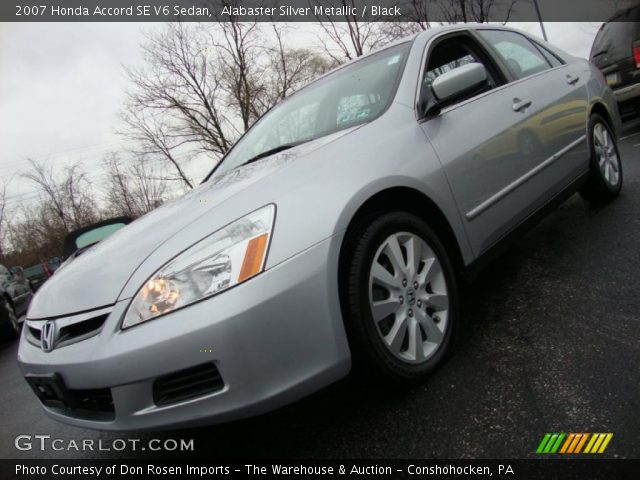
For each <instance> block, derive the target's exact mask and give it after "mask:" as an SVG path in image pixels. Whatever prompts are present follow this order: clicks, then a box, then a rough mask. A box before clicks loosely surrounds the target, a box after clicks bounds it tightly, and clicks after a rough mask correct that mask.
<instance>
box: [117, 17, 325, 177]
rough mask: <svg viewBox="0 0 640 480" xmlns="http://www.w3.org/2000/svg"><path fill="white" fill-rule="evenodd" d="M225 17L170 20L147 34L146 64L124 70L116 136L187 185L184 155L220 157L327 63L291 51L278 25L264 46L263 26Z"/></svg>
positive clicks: (145, 46)
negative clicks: (125, 85)
mask: <svg viewBox="0 0 640 480" xmlns="http://www.w3.org/2000/svg"><path fill="white" fill-rule="evenodd" d="M225 20H226V21H225V22H219V23H210V24H205V25H196V26H193V25H186V24H170V25H168V26H166V28H165V29H164V30H162V31H161V32H159V33H158V32H157V33H153V34H150V35H148V36H147V39H146V43H145V44H144V45H143V51H144V57H145V61H146V62H145V64H146V65H145V66H144V67H143V68H129V69H127V75H128V76H129V78H130V80H131V82H132V89H131V91H130V92H129V94H128V97H127V102H126V105H125V107H124V111H123V118H124V121H125V123H126V126H127V128H126V129H125V130H123V131H122V132H121V133H123V134H124V135H125V136H126V137H127V138H129V139H130V140H131V141H132V143H133V145H134V147H133V153H135V154H137V155H142V156H145V157H151V158H160V159H163V161H164V162H165V163H166V164H167V165H168V166H169V167H170V170H171V171H172V172H173V174H174V178H176V179H178V180H179V181H180V182H181V183H182V184H183V185H184V186H185V187H186V188H193V186H194V182H193V180H192V179H190V178H189V177H188V175H187V173H186V171H185V168H184V167H185V163H186V161H187V160H188V159H190V158H192V157H194V156H196V155H197V154H199V153H203V152H204V153H207V154H208V157H209V158H212V159H213V160H214V161H215V160H217V159H218V158H220V157H221V156H222V155H224V154H225V153H226V152H227V150H228V149H229V148H230V147H231V145H233V143H234V142H235V140H237V139H238V138H239V137H240V136H241V135H242V134H243V133H244V132H245V131H246V130H247V129H248V128H249V127H250V125H251V124H252V123H253V122H254V121H255V120H256V119H257V118H259V117H260V116H261V115H263V114H264V113H265V112H266V111H267V110H268V109H269V108H271V107H272V106H273V105H274V104H275V103H276V102H277V101H278V100H280V99H282V98H285V97H286V96H287V95H289V94H290V93H291V92H292V91H294V90H295V89H297V88H300V87H301V86H302V85H304V84H306V83H307V82H309V81H310V80H312V79H313V78H315V77H316V76H318V75H319V74H321V73H324V71H326V70H327V69H328V68H329V66H330V63H329V62H326V61H323V60H322V59H321V57H319V56H318V55H317V54H315V53H314V52H311V51H309V50H304V49H297V50H296V49H291V48H288V47H287V46H286V45H285V42H284V41H283V35H282V29H283V27H281V26H276V25H272V33H273V35H271V36H272V37H274V38H275V41H274V42H271V43H267V42H265V38H269V37H267V36H266V35H263V33H264V32H263V29H264V28H265V27H264V26H263V25H261V24H258V23H256V22H253V23H242V22H237V21H236V20H235V19H233V18H230V19H225ZM200 158H201V157H200ZM185 159H187V160H185Z"/></svg>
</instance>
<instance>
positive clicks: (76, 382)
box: [18, 25, 622, 430]
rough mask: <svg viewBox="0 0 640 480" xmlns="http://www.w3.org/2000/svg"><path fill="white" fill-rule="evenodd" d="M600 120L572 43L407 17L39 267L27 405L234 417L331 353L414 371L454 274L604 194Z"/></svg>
mask: <svg viewBox="0 0 640 480" xmlns="http://www.w3.org/2000/svg"><path fill="white" fill-rule="evenodd" d="M549 123H553V124H555V125H557V127H556V128H547V126H548V124H549ZM619 131H620V118H619V115H618V110H617V107H616V104H615V98H614V96H613V93H612V91H611V89H610V88H609V87H608V86H607V85H606V83H605V82H604V79H603V77H602V75H601V74H600V72H599V71H598V70H597V69H596V68H595V67H594V66H593V65H591V64H590V63H589V62H588V61H586V60H582V59H578V58H574V57H572V56H570V55H568V54H566V53H564V52H562V51H561V50H559V49H557V48H555V47H553V46H551V45H549V44H546V43H542V42H541V41H539V40H536V39H534V38H531V37H529V36H527V35H525V34H522V33H519V32H517V31H513V30H510V29H506V28H500V27H497V26H493V25H491V26H489V25H484V26H469V25H457V26H452V27H448V28H441V29H431V30H428V31H426V32H424V33H421V34H419V35H417V36H415V37H413V38H411V39H408V40H404V41H401V42H399V43H396V44H393V45H391V46H389V47H387V48H385V49H383V50H380V51H378V52H376V53H372V54H370V55H367V56H364V57H361V58H359V59H357V60H356V61H353V62H350V63H348V64H346V65H344V66H341V67H340V68H338V69H336V70H334V71H333V72H331V73H329V74H327V75H326V76H324V77H322V78H320V79H318V80H316V81H315V82H313V83H312V84H310V85H309V86H307V87H305V88H303V89H302V90H300V91H299V92H297V93H295V94H293V95H291V96H289V97H288V98H287V99H286V100H284V101H282V102H281V103H280V104H279V105H277V106H275V107H274V108H273V109H271V110H270V111H269V112H268V113H267V114H265V115H264V116H263V117H262V118H261V119H260V120H259V121H258V122H256V123H255V124H254V125H253V127H252V128H251V129H250V130H249V131H248V132H247V133H246V134H245V135H244V137H243V138H242V139H241V140H239V141H238V142H237V143H236V144H235V146H234V147H233V148H232V149H231V150H230V151H229V152H228V153H227V155H226V156H225V157H224V158H223V160H222V161H221V162H220V163H219V164H218V165H217V167H216V168H215V169H214V170H213V171H212V172H211V174H210V175H209V177H208V178H207V180H206V181H204V182H203V183H202V184H201V185H200V186H199V187H197V188H195V189H194V190H193V191H191V192H189V193H188V194H187V195H185V196H183V197H181V198H180V199H178V200H176V201H174V202H171V203H168V204H165V205H163V206H162V207H160V208H158V209H157V210H154V211H153V212H151V213H150V214H148V215H146V216H144V217H142V218H140V219H138V220H136V221H135V222H133V223H131V224H130V225H128V226H127V227H125V228H122V229H120V230H119V231H117V232H116V233H114V234H113V235H111V236H110V237H109V238H107V239H106V240H104V241H102V242H100V243H99V244H97V245H96V246H94V247H93V248H91V249H89V250H87V251H86V252H85V253H84V254H83V255H81V256H80V257H78V258H77V259H76V260H74V261H73V262H72V263H71V264H70V265H68V266H67V267H65V268H63V269H60V270H59V271H58V272H57V273H56V275H54V277H53V278H52V279H51V280H50V281H49V282H47V283H46V284H45V285H44V286H43V287H42V288H41V289H40V291H39V292H38V294H37V295H36V296H35V298H34V301H33V302H32V305H31V307H30V309H29V313H28V316H27V324H28V325H27V326H28V328H25V329H23V332H24V333H23V335H22V339H21V342H20V349H19V353H18V360H19V363H20V367H21V369H22V372H23V373H24V375H25V377H26V379H27V381H28V382H29V384H30V385H31V386H32V387H33V390H34V392H35V393H36V394H37V395H38V397H39V398H40V400H41V401H42V404H43V405H44V408H45V411H46V412H47V414H48V415H50V416H51V417H53V418H54V419H57V420H60V421H63V422H67V423H70V424H74V425H77V426H81V427H88V428H97V429H107V430H127V429H141V428H169V427H171V428H173V427H176V426H178V425H182V426H188V425H197V424H202V423H205V422H220V421H227V420H230V419H236V418H240V417H246V416H251V415H256V414H258V413H260V412H263V411H266V410H271V409H273V408H276V407H278V406H280V405H283V404H286V403H288V402H291V401H293V400H296V399H298V398H300V397H303V396H305V395H308V394H309V393H311V392H313V391H316V390H318V389H320V388H322V387H324V386H326V385H328V384H330V383H332V382H335V381H336V380H338V379H340V378H342V377H344V376H345V375H347V374H348V373H349V371H350V370H351V367H352V364H354V365H356V366H360V367H361V368H362V369H366V370H367V371H368V372H370V374H371V375H373V376H374V378H375V379H376V381H377V382H378V384H380V385H388V386H393V385H398V384H415V383H417V382H420V381H423V380H424V379H425V378H426V377H427V376H428V375H429V374H430V373H431V372H433V371H434V369H435V368H437V367H438V366H439V365H441V364H442V363H443V361H444V360H445V359H446V357H447V355H448V354H449V352H450V351H451V346H452V344H453V342H454V338H455V336H456V334H457V332H458V329H459V328H460V295H459V289H458V284H459V281H460V279H461V278H464V277H467V276H468V277H472V276H473V273H474V272H476V271H477V270H478V269H479V268H481V267H482V265H484V264H485V263H486V261H487V260H488V259H490V258H491V257H493V256H494V255H495V254H496V252H498V251H499V250H500V249H501V248H502V247H503V246H504V245H505V242H507V241H509V240H510V239H512V238H513V237H514V236H515V235H516V234H517V233H519V232H521V231H522V230H523V228H524V227H526V226H529V225H530V224H532V223H533V222H534V221H535V220H537V219H539V218H540V217H541V215H542V214H544V213H546V212H548V211H549V209H550V208H552V207H553V206H555V205H557V204H558V202H560V201H562V200H564V199H566V198H567V197H568V196H570V195H572V194H574V193H575V192H580V194H581V195H582V196H583V197H584V198H585V199H587V200H588V201H590V202H606V201H609V200H611V199H613V198H614V197H616V195H618V193H619V192H620V189H621V186H622V165H621V162H620V156H619V152H618V149H617V147H616V138H617V135H618V133H619Z"/></svg>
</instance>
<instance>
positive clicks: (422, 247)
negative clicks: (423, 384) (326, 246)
mask: <svg viewBox="0 0 640 480" xmlns="http://www.w3.org/2000/svg"><path fill="white" fill-rule="evenodd" d="M369 220H370V221H368V222H361V224H360V225H361V226H360V227H359V228H356V229H355V231H352V232H350V238H352V239H354V241H353V244H352V245H353V249H352V250H351V252H350V255H349V259H348V277H347V282H346V285H345V288H344V292H343V300H345V301H344V303H345V304H346V305H345V306H346V317H347V329H348V331H349V338H350V342H351V346H352V350H353V354H354V362H355V363H356V366H358V365H359V366H360V367H362V368H363V369H365V370H367V371H369V372H373V374H374V375H375V376H376V377H377V379H383V380H387V381H390V382H392V383H395V384H397V383H401V384H408V385H411V384H414V383H418V382H420V381H422V380H423V379H424V378H426V377H427V376H428V375H429V374H430V373H431V372H432V371H433V370H434V369H435V368H437V367H438V366H439V365H440V364H441V363H442V362H443V360H444V359H445V357H446V355H447V353H448V352H449V350H450V348H451V345H452V343H453V336H454V331H455V330H456V328H457V323H458V291H457V285H456V279H455V275H454V270H453V267H452V265H451V262H450V260H449V257H448V254H447V251H446V250H445V248H444V247H443V245H442V243H441V242H440V240H439V238H438V237H437V236H436V234H435V233H434V232H433V231H432V230H431V228H430V227H429V226H428V225H427V224H426V223H425V222H424V221H423V220H422V219H420V218H419V217H416V216H415V215H412V214H409V213H405V212H390V213H386V214H383V215H381V216H377V217H374V218H371V219H369Z"/></svg>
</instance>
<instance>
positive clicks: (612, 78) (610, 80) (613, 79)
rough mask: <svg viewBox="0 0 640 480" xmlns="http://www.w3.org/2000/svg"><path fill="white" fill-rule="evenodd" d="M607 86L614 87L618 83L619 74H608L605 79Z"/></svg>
mask: <svg viewBox="0 0 640 480" xmlns="http://www.w3.org/2000/svg"><path fill="white" fill-rule="evenodd" d="M606 79H607V85H609V86H610V87H614V86H616V85H618V84H619V83H620V74H619V73H610V74H609V75H607V77H606Z"/></svg>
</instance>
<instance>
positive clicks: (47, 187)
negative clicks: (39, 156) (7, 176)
mask: <svg viewBox="0 0 640 480" xmlns="http://www.w3.org/2000/svg"><path fill="white" fill-rule="evenodd" d="M27 161H28V163H29V165H30V167H31V169H30V170H29V171H27V172H26V173H23V174H22V176H23V177H24V178H25V179H27V180H29V181H31V182H32V183H33V184H34V186H35V187H36V188H37V189H38V190H39V191H40V192H41V194H42V195H43V198H44V200H45V205H46V207H47V209H48V210H50V211H51V212H52V213H53V214H54V215H55V216H56V217H57V218H59V219H60V222H61V224H62V226H63V227H64V228H65V229H66V230H71V229H75V228H80V227H82V226H84V225H86V224H89V223H92V222H95V221H96V219H97V218H98V208H97V205H96V201H95V198H94V197H93V196H92V195H91V193H90V192H91V182H90V180H89V179H88V177H87V175H86V173H85V172H84V171H83V170H82V168H81V167H80V165H79V164H77V163H76V164H73V165H71V166H67V167H65V168H64V169H63V172H62V178H58V177H57V176H56V175H55V174H54V171H53V168H52V167H51V166H47V165H46V163H45V162H37V161H36V160H33V159H28V160H27Z"/></svg>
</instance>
